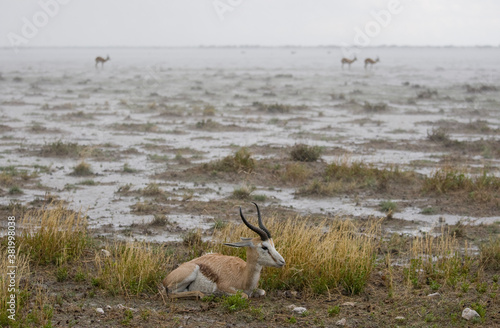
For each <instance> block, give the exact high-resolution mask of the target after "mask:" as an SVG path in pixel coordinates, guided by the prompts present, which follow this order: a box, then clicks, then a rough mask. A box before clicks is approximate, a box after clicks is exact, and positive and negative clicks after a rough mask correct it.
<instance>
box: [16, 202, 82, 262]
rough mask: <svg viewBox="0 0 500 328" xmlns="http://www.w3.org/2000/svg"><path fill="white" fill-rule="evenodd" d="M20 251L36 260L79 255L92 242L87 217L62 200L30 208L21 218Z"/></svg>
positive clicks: (60, 260) (59, 258) (70, 257)
mask: <svg viewBox="0 0 500 328" xmlns="http://www.w3.org/2000/svg"><path fill="white" fill-rule="evenodd" d="M21 227H22V231H21V233H20V237H21V238H20V239H21V241H22V244H21V246H20V247H21V251H22V252H23V253H26V254H28V255H29V257H30V259H31V260H32V261H33V262H35V263H37V264H47V263H55V264H61V263H64V262H66V261H68V260H71V259H76V258H78V257H79V256H80V255H81V254H82V253H83V251H84V249H85V247H86V246H87V244H88V242H89V236H88V233H87V219H86V217H85V215H83V214H82V213H80V212H73V211H71V210H68V209H67V208H66V207H65V206H64V205H63V204H62V203H59V204H56V205H55V206H54V207H49V208H44V209H41V210H34V211H29V212H27V213H26V214H25V215H24V216H23V218H22V219H21Z"/></svg>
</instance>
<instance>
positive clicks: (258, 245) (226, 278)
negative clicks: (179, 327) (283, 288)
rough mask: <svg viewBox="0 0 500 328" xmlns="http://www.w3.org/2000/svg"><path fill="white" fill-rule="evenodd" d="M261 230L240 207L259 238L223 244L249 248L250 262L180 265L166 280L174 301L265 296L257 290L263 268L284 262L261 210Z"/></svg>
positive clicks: (215, 259)
mask: <svg viewBox="0 0 500 328" xmlns="http://www.w3.org/2000/svg"><path fill="white" fill-rule="evenodd" d="M253 204H254V205H255V206H256V207H257V216H258V222H259V227H255V226H253V225H251V224H250V223H248V221H247V220H246V219H245V217H244V216H243V213H242V211H241V207H240V216H241V220H242V221H243V223H244V224H245V225H246V226H247V227H248V228H249V229H250V230H252V231H254V232H256V233H257V234H258V235H259V237H256V238H241V241H240V242H237V243H228V244H224V245H227V246H231V247H246V252H247V261H246V262H245V261H243V260H242V259H240V258H239V257H235V256H227V255H221V254H207V255H203V256H201V257H198V258H195V259H193V260H191V261H189V262H186V263H183V264H181V265H180V266H179V267H178V268H177V269H175V270H174V271H172V272H171V273H170V274H169V275H168V276H167V277H166V278H165V279H164V280H163V285H164V286H165V288H166V289H167V293H168V294H169V297H171V298H185V297H197V298H198V297H199V298H201V297H203V296H204V293H207V294H213V293H217V292H221V293H227V294H235V293H237V292H238V291H242V292H243V293H244V294H242V296H243V297H260V296H264V295H265V294H266V292H265V291H264V290H262V289H258V288H257V284H258V283H259V278H260V272H261V270H262V268H263V267H265V266H268V267H278V268H281V267H282V266H284V265H285V260H284V259H283V257H282V256H281V255H280V253H278V252H277V251H276V249H275V248H274V243H273V240H272V238H271V233H270V232H269V230H267V228H266V227H265V226H264V224H263V223H262V217H261V215H260V210H259V206H258V205H257V204H256V203H253Z"/></svg>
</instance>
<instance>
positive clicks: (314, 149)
mask: <svg viewBox="0 0 500 328" xmlns="http://www.w3.org/2000/svg"><path fill="white" fill-rule="evenodd" d="M321 151H322V150H321V147H319V146H307V145H304V144H297V145H294V146H293V147H292V150H291V151H290V157H291V158H292V160H294V161H299V162H316V161H317V160H318V159H320V157H321Z"/></svg>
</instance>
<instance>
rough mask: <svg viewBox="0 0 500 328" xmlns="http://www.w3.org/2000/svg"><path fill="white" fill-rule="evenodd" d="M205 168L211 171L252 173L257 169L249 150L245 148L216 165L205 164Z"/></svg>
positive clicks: (217, 162) (215, 163)
mask: <svg viewBox="0 0 500 328" xmlns="http://www.w3.org/2000/svg"><path fill="white" fill-rule="evenodd" d="M204 167H205V169H207V170H210V171H221V172H245V173H251V172H252V171H253V170H254V169H255V160H254V159H253V158H252V155H251V154H250V152H249V151H248V149H247V148H245V147H243V148H240V149H239V150H238V151H237V152H236V153H235V154H234V155H233V156H227V157H224V158H223V159H222V160H219V161H216V162H214V163H208V164H205V165H204Z"/></svg>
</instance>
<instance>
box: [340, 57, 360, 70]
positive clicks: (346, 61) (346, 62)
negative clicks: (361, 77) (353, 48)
mask: <svg viewBox="0 0 500 328" xmlns="http://www.w3.org/2000/svg"><path fill="white" fill-rule="evenodd" d="M357 59H358V58H356V57H354V59H349V58H345V57H344V58H342V60H341V61H340V62H341V63H342V69H344V64H348V65H349V69H351V64H352V63H354V62H355V61H356V60H357Z"/></svg>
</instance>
